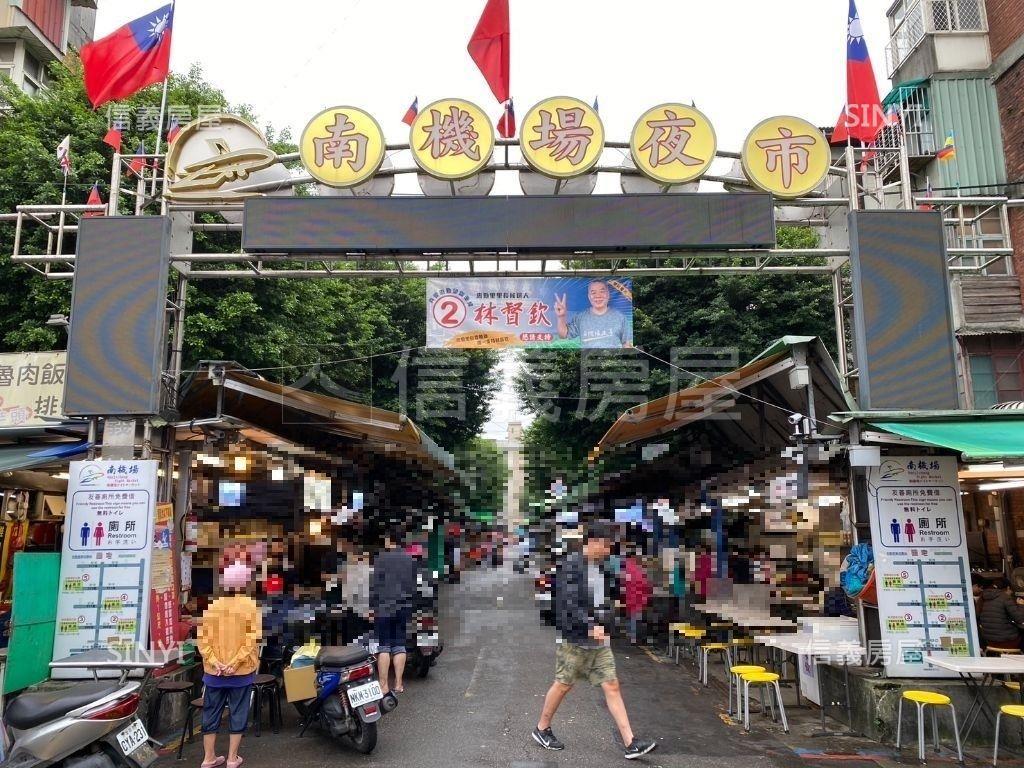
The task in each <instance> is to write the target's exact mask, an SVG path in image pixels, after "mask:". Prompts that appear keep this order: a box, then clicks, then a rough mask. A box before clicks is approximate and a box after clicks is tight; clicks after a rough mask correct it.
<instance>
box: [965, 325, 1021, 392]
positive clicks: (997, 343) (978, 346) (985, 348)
mask: <svg viewBox="0 0 1024 768" xmlns="http://www.w3.org/2000/svg"><path fill="white" fill-rule="evenodd" d="M964 343H965V347H966V351H967V354H968V358H969V367H970V372H971V390H972V391H973V393H974V407H975V408H979V409H981V408H990V407H992V406H993V405H995V404H997V403H1013V402H1017V401H1019V400H1024V337H1021V336H1020V335H1019V334H1012V333H1011V334H993V335H990V336H969V337H966V338H965V339H964Z"/></svg>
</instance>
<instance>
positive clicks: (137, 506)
mask: <svg viewBox="0 0 1024 768" xmlns="http://www.w3.org/2000/svg"><path fill="white" fill-rule="evenodd" d="M157 465H158V462H156V461H132V460H123V461H74V462H71V467H70V478H69V481H68V496H67V516H66V521H65V525H64V542H63V549H62V554H61V569H60V586H59V593H58V598H57V624H56V628H55V632H54V642H53V658H55V659H59V658H63V657H65V656H71V655H74V654H76V653H83V652H85V651H89V650H92V649H95V648H102V649H105V650H110V651H114V652H125V653H130V652H132V651H139V650H145V649H146V648H148V645H149V643H148V639H149V603H150V600H149V589H150V575H151V574H150V568H151V563H150V559H151V558H150V555H151V553H152V547H153V521H154V515H155V511H156V492H157ZM89 674H90V673H88V672H87V671H85V670H56V671H55V672H54V676H55V677H82V676H86V675H89Z"/></svg>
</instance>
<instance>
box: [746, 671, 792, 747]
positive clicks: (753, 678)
mask: <svg viewBox="0 0 1024 768" xmlns="http://www.w3.org/2000/svg"><path fill="white" fill-rule="evenodd" d="M740 680H742V681H743V729H744V730H747V731H749V730H750V686H752V685H759V686H761V685H763V686H764V687H765V688H771V689H772V691H773V692H774V694H775V699H774V701H773V700H772V697H771V696H769V697H768V703H769V705H770V706H771V708H772V718H773V719H774V717H775V703H776V702H778V705H779V715H780V716H781V717H782V729H783V730H784V731H785V732H786V733H789V721H788V720H787V719H786V707H785V705H784V704H783V703H782V689H781V688H779V676H778V675H777V674H775V673H774V672H747V673H746V674H743V675H740ZM762 690H764V689H762ZM762 706H763V705H762Z"/></svg>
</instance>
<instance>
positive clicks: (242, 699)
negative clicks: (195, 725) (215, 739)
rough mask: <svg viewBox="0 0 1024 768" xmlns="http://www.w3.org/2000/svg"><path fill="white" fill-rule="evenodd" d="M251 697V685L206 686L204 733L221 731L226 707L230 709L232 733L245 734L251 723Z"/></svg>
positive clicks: (204, 696)
mask: <svg viewBox="0 0 1024 768" xmlns="http://www.w3.org/2000/svg"><path fill="white" fill-rule="evenodd" d="M251 695H252V686H251V685H242V686H238V687H235V688H214V687H212V686H209V685H208V686H206V690H204V691H203V733H216V732H217V731H218V730H220V716H221V712H223V711H224V707H227V708H228V715H229V717H228V723H229V729H230V732H231V733H245V727H246V725H248V723H249V702H250V698H251Z"/></svg>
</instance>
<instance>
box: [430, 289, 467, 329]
mask: <svg viewBox="0 0 1024 768" xmlns="http://www.w3.org/2000/svg"><path fill="white" fill-rule="evenodd" d="M434 320H436V321H437V324H438V325H440V326H442V327H444V328H458V327H459V326H460V325H462V323H463V322H464V321H465V320H466V304H465V302H463V301H462V299H460V298H458V297H457V296H446V297H445V298H443V299H441V300H440V301H438V302H437V303H436V304H434Z"/></svg>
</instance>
